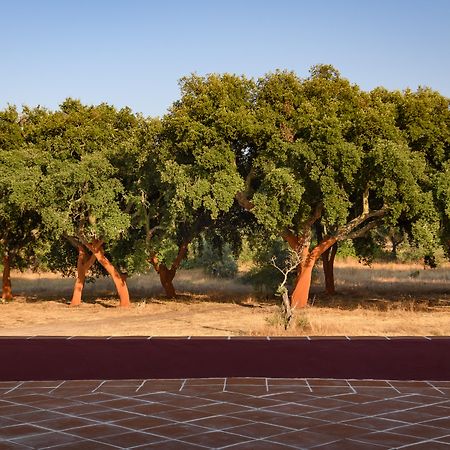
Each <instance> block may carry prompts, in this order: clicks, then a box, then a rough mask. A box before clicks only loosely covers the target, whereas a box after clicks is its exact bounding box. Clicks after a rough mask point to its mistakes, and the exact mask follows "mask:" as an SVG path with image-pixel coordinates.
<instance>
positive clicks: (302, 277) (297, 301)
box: [291, 237, 336, 308]
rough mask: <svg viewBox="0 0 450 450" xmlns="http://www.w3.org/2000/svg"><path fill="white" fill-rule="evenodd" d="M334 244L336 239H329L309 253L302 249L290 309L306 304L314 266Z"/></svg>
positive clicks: (302, 306)
mask: <svg viewBox="0 0 450 450" xmlns="http://www.w3.org/2000/svg"><path fill="white" fill-rule="evenodd" d="M335 242H336V238H334V237H329V238H326V239H324V240H323V241H322V242H320V243H319V244H318V245H316V246H315V247H314V248H313V249H312V250H311V251H308V250H307V249H306V248H304V249H302V253H303V257H302V261H303V263H302V264H301V267H299V271H298V276H297V280H296V283H295V288H294V292H293V293H292V297H291V305H292V308H304V307H305V306H306V305H307V304H308V297H309V289H310V287H311V278H312V272H313V268H314V264H315V263H316V261H317V260H318V259H319V258H320V256H321V255H322V254H323V253H324V252H326V251H327V250H328V249H329V248H330V247H331V246H332V245H333V244H334V243H335ZM306 255H307V256H306Z"/></svg>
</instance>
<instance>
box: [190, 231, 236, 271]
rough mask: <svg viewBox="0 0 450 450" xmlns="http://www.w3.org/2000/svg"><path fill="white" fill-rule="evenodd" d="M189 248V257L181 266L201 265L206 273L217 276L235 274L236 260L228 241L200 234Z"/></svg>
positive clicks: (192, 266)
mask: <svg viewBox="0 0 450 450" xmlns="http://www.w3.org/2000/svg"><path fill="white" fill-rule="evenodd" d="M190 250H191V252H190V258H189V259H188V260H187V261H186V262H185V264H184V265H183V267H185V268H194V267H201V268H202V269H203V270H204V271H205V273H207V274H208V275H212V276H214V277H218V278H234V277H235V276H236V275H237V273H238V265H237V260H236V257H235V256H234V255H233V252H232V251H231V247H230V245H229V244H228V243H223V242H217V241H216V242H214V240H213V239H211V238H210V239H207V238H206V237H205V235H204V234H202V235H200V236H199V237H198V238H197V239H195V240H194V242H193V243H192V245H191V249H190Z"/></svg>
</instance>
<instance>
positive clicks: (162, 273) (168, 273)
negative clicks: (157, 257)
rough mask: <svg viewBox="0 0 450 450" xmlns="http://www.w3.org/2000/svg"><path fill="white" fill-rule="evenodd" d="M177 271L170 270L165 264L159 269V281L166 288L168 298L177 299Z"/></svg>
mask: <svg viewBox="0 0 450 450" xmlns="http://www.w3.org/2000/svg"><path fill="white" fill-rule="evenodd" d="M175 273H176V270H174V269H168V268H167V267H166V265H165V264H160V265H159V268H158V274H159V279H160V281H161V285H162V287H163V288H164V292H165V293H166V296H167V297H168V298H174V297H176V295H177V293H176V291H175V287H174V286H173V283H172V282H173V279H174V278H175Z"/></svg>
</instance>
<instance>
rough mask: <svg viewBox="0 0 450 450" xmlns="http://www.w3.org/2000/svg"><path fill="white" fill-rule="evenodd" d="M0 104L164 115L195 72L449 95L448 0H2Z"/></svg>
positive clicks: (449, 0) (449, 44)
mask: <svg viewBox="0 0 450 450" xmlns="http://www.w3.org/2000/svg"><path fill="white" fill-rule="evenodd" d="M0 36H1V47H0V82H1V91H0V108H3V107H4V106H6V104H7V103H12V104H16V105H18V106H20V105H22V104H27V105H30V106H35V105H37V104H40V105H43V106H47V107H49V108H56V107H57V105H58V104H59V103H60V102H61V101H62V100H63V99H64V98H65V97H68V96H71V97H75V98H79V99H81V100H82V101H83V102H86V103H99V102H102V101H106V102H108V103H112V104H114V105H116V106H118V107H122V106H125V105H127V106H130V107H131V108H132V109H133V110H134V111H137V112H142V113H144V114H145V115H162V114H164V112H165V111H166V109H167V108H168V107H169V106H170V104H171V103H172V102H173V101H174V100H176V98H177V97H178V93H179V90H178V84H177V81H178V79H179V78H180V77H182V76H184V75H188V74H190V73H192V72H196V73H198V74H200V75H204V74H206V73H211V72H220V73H222V72H232V73H237V74H245V75H247V76H251V77H259V76H262V75H264V74H265V73H267V72H269V71H274V70H275V69H289V70H294V71H296V72H297V73H298V74H299V75H300V76H307V75H308V69H309V67H310V66H312V65H314V64H317V63H327V64H328V63H330V64H333V65H334V66H335V67H336V68H338V69H339V70H340V72H341V73H342V75H343V76H345V77H346V78H349V79H350V80H351V81H352V82H353V83H356V84H358V85H360V86H361V87H362V88H363V89H366V90H370V89H372V88H374V87H376V86H380V85H382V86H385V87H386V88H388V89H404V88H406V87H410V88H412V89H416V88H417V86H418V85H425V86H430V87H432V88H434V89H436V90H438V91H440V92H441V93H442V94H444V95H446V96H448V97H450V0H420V1H419V0H334V1H331V0H322V1H314V0H310V1H305V0H276V1H275V0H222V1H220V0H208V1H206V0H205V1H202V0H185V1H175V0H165V1H163V0H154V1H152V0H121V1H119V0H54V1H52V0H16V1H13V0H0Z"/></svg>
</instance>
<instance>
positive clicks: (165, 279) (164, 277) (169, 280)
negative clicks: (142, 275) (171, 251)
mask: <svg viewBox="0 0 450 450" xmlns="http://www.w3.org/2000/svg"><path fill="white" fill-rule="evenodd" d="M188 245H189V241H187V240H186V241H183V243H182V244H181V245H180V246H179V248H178V254H177V257H176V258H175V261H174V262H173V263H172V265H171V266H170V269H169V268H168V267H167V266H166V265H165V264H164V263H161V262H160V261H159V260H158V257H157V256H156V255H155V254H153V255H152V256H151V257H150V260H149V261H150V263H151V265H152V266H153V268H154V269H155V271H156V273H157V274H158V275H159V280H160V282H161V286H162V287H163V289H164V292H165V294H166V296H167V297H168V298H175V297H176V295H177V292H176V290H175V287H174V285H173V279H174V278H175V275H176V274H177V270H178V268H179V267H180V265H181V262H182V261H183V259H184V257H185V256H186V254H187V250H188Z"/></svg>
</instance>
